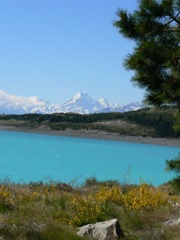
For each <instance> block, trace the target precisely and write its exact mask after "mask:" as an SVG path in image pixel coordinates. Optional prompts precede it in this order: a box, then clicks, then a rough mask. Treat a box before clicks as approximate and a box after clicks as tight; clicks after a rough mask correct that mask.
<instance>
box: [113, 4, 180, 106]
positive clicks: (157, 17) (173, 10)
mask: <svg viewBox="0 0 180 240" xmlns="http://www.w3.org/2000/svg"><path fill="white" fill-rule="evenodd" d="M117 16H118V18H119V19H118V20H117V21H115V22H114V25H115V26H116V27H117V28H118V30H119V32H120V33H121V34H122V35H123V36H124V37H126V38H128V39H130V40H134V41H135V43H136V47H135V48H134V52H133V53H131V54H129V55H128V56H127V57H126V59H125V62H124V65H125V67H126V68H127V69H128V70H134V72H135V74H134V76H133V78H132V81H133V82H134V83H135V84H137V85H138V86H139V87H141V88H145V90H146V98H145V100H146V101H147V102H148V103H150V104H153V105H158V106H159V105H162V104H167V103H168V104H176V105H177V106H178V107H179V108H180V1H179V0H159V1H158V0H139V8H138V10H136V11H134V12H133V13H132V14H131V13H127V11H124V10H118V11H117Z"/></svg>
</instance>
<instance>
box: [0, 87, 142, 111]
mask: <svg viewBox="0 0 180 240" xmlns="http://www.w3.org/2000/svg"><path fill="white" fill-rule="evenodd" d="M142 107H143V106H142V104H140V103H138V102H133V103H130V104H128V105H124V106H121V105H119V104H112V103H110V102H108V101H107V100H106V99H104V98H101V99H99V100H94V99H93V98H91V97H90V96H89V94H88V93H87V92H79V93H76V94H75V95H74V96H73V97H72V98H71V99H70V100H69V101H67V102H65V103H64V104H52V103H48V102H46V101H43V100H40V99H38V97H36V96H34V97H20V96H16V95H12V94H9V93H7V92H5V91H3V90H0V114H26V113H42V114H51V113H57V112H63V113H67V112H73V113H80V114H91V113H102V112H127V111H134V110H138V109H140V108H142Z"/></svg>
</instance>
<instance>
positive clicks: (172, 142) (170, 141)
mask: <svg viewBox="0 0 180 240" xmlns="http://www.w3.org/2000/svg"><path fill="white" fill-rule="evenodd" d="M0 130H6V131H20V132H29V133H39V134H48V135H56V136H66V137H80V138H92V139H101V140H111V141H121V142H135V143H144V144H156V145H164V146H174V147H180V139H179V138H154V137H142V136H125V135H119V134H118V133H109V132H102V131H101V132H100V131H95V130H94V131H87V130H86V131H85V130H77V131H75V130H71V129H66V130H64V131H58V130H57V131H54V130H50V129H48V128H39V129H29V128H21V127H15V126H2V125H1V126H0Z"/></svg>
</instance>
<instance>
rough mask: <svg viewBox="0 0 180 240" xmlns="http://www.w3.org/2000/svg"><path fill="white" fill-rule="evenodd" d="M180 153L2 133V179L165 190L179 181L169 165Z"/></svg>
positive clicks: (153, 147) (155, 147) (136, 145)
mask: <svg viewBox="0 0 180 240" xmlns="http://www.w3.org/2000/svg"><path fill="white" fill-rule="evenodd" d="M179 152H180V148H178V147H167V146H160V145H150V144H140V143H128V142H118V141H107V140H95V139H83V138H73V137H62V136H51V135H42V134H32V133H21V132H9V131H0V179H1V180H3V179H7V178H8V179H10V180H11V181H12V182H20V183H24V182H25V183H28V182H30V181H46V180H47V179H49V178H50V179H52V180H54V181H62V182H66V183H70V182H74V183H75V184H80V183H83V182H84V181H85V179H87V178H90V177H96V179H97V180H118V181H120V182H126V183H140V181H141V180H142V181H145V182H148V183H151V184H153V185H160V184H162V183H164V182H166V181H168V180H170V179H171V178H172V177H173V176H174V175H173V174H172V173H167V172H165V170H164V169H165V160H167V159H172V158H175V157H177V154H178V153H179Z"/></svg>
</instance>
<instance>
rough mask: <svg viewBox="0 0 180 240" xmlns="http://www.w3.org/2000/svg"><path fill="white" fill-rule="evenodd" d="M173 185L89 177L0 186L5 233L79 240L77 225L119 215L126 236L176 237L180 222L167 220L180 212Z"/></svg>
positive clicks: (0, 225)
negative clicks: (78, 183)
mask: <svg viewBox="0 0 180 240" xmlns="http://www.w3.org/2000/svg"><path fill="white" fill-rule="evenodd" d="M169 191H170V190H169V188H168V185H166V186H162V187H159V188H155V187H153V186H150V185H147V184H146V183H141V184H140V185H126V184H120V183H119V182H116V181H106V182H97V181H96V179H95V178H91V179H88V180H86V183H85V184H84V185H83V186H81V187H72V186H71V185H68V184H64V183H54V182H50V183H42V182H37V183H33V182H32V183H29V184H24V185H19V184H12V183H1V185H0V236H1V239H15V240H17V239H18V240H21V239H23V240H26V239H27V240H30V239H33V240H50V239H51V240H52V239H53V240H56V239H58V240H62V239H63V240H67V239H68V240H71V239H74V240H76V239H77V240H78V239H86V238H80V237H78V236H77V235H76V231H77V227H80V226H82V225H84V224H88V223H94V222H97V221H103V220H108V219H111V218H118V219H119V221H120V225H121V228H122V230H123V232H124V234H125V239H127V240H140V239H143V240H146V239H147V240H149V239H154V240H156V239H158V240H159V239H160V240H169V239H171V240H175V239H178V237H179V236H180V229H179V227H178V226H173V227H172V226H165V225H164V224H163V223H164V222H165V221H167V220H169V219H172V218H176V217H179V215H180V207H179V205H178V204H180V195H179V194H178V193H177V194H176V195H170V194H169Z"/></svg>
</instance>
